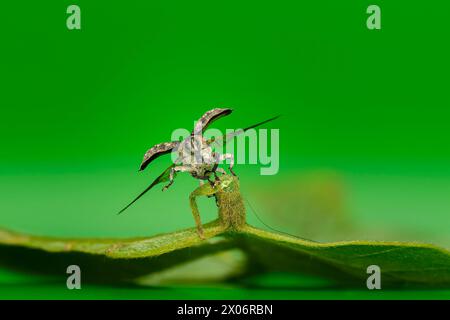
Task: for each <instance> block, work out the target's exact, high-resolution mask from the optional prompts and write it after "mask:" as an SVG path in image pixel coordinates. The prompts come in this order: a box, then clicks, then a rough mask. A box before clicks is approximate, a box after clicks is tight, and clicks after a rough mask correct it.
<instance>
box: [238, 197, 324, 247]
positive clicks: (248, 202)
mask: <svg viewBox="0 0 450 320" xmlns="http://www.w3.org/2000/svg"><path fill="white" fill-rule="evenodd" d="M243 198H244V197H243ZM244 200H245V201H246V202H247V204H248V206H249V207H250V210H251V211H252V212H253V214H254V215H255V217H256V218H257V219H258V220H259V222H261V223H262V224H263V225H264V226H266V227H267V228H269V229H270V230H272V231H275V232H278V233H281V234H284V235H287V236H290V237H294V238H297V239H300V240H305V241H311V242H316V243H317V241H314V240H311V239H306V238H302V237H299V236H296V235H294V234H290V233H288V232H284V231H280V230H277V229H275V228H272V227H271V226H269V225H268V224H267V223H265V222H264V221H263V220H262V219H261V218H260V217H259V215H258V214H257V213H256V210H255V209H254V208H253V206H252V204H251V203H250V201H249V200H248V199H247V198H244Z"/></svg>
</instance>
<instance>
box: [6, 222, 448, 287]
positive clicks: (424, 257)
mask: <svg viewBox="0 0 450 320" xmlns="http://www.w3.org/2000/svg"><path fill="white" fill-rule="evenodd" d="M204 235H205V240H201V239H200V238H199V236H198V234H197V231H196V229H194V228H192V229H187V230H182V231H178V232H174V233H169V234H163V235H158V236H154V237H149V238H135V239H57V238H48V237H37V236H29V235H24V234H19V233H15V232H11V231H6V230H0V265H1V266H3V267H7V268H10V269H14V270H23V271H27V272H31V271H32V272H37V273H46V274H52V275H55V274H56V275H58V274H59V275H61V276H65V269H66V268H67V266H68V265H70V264H77V265H79V266H80V267H81V269H82V270H83V279H85V280H89V281H93V282H106V283H120V282H133V283H138V284H140V285H155V284H164V283H185V282H195V283H198V282H206V281H214V282H217V281H225V280H234V281H244V282H245V281H246V279H249V276H252V275H257V274H266V273H268V272H286V273H292V274H300V275H311V276H319V277H322V278H324V279H330V280H332V281H333V282H334V283H336V284H340V285H346V286H357V287H358V286H359V287H363V288H366V287H365V286H366V283H365V281H366V279H367V277H368V276H369V275H368V274H367V272H366V270H367V267H368V266H370V265H374V264H375V265H378V266H379V267H380V268H381V273H382V283H383V287H386V286H399V285H405V284H406V285H410V286H411V285H414V286H425V287H449V286H450V252H449V251H447V250H444V249H441V248H438V247H436V246H433V245H428V244H420V243H401V242H370V241H346V242H335V243H316V242H311V241H306V240H300V239H297V238H294V237H291V236H285V235H282V234H278V233H272V232H268V231H264V230H260V229H257V228H254V227H251V226H249V225H245V226H243V227H242V228H241V229H240V230H238V231H229V230H228V229H225V227H223V226H222V225H221V224H220V222H219V221H215V222H212V223H209V224H206V225H205V226H204Z"/></svg>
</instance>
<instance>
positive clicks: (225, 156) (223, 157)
mask: <svg viewBox="0 0 450 320" xmlns="http://www.w3.org/2000/svg"><path fill="white" fill-rule="evenodd" d="M223 160H230V165H229V167H228V168H229V170H230V172H231V174H232V175H233V176H236V174H235V173H234V171H233V166H234V155H232V154H231V153H225V154H222V155H221V156H220V158H219V161H223Z"/></svg>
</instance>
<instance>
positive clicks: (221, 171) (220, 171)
mask: <svg viewBox="0 0 450 320" xmlns="http://www.w3.org/2000/svg"><path fill="white" fill-rule="evenodd" d="M216 172H219V173H221V174H227V173H226V172H225V170H224V169H223V168H217V170H216Z"/></svg>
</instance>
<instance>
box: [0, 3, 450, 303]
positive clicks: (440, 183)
mask: <svg viewBox="0 0 450 320" xmlns="http://www.w3.org/2000/svg"><path fill="white" fill-rule="evenodd" d="M72 3H76V4H78V5H79V6H80V8H81V19H82V22H81V23H82V30H73V31H69V30H68V29H67V28H66V22H65V20H66V18H67V16H68V15H67V14H66V8H67V6H68V5H70V4H72ZM373 3H376V4H378V5H380V7H381V10H382V30H375V31H370V30H368V29H367V28H366V18H367V14H366V8H367V6H368V5H369V4H373ZM449 10H450V5H449V4H446V3H444V2H443V1H428V2H426V1H420V2H419V1H417V2H411V1H395V2H392V1H376V2H373V1H324V0H322V1H316V2H314V1H276V2H261V1H245V2H243V1H234V0H233V1H227V2H211V1H194V2H186V1H127V2H121V1H117V2H113V3H112V2H110V1H95V2H93V1H76V2H67V1H59V2H55V3H52V2H42V1H23V2H21V3H20V4H18V3H17V4H14V3H13V2H7V3H3V4H2V9H1V10H0V34H1V40H2V41H1V51H0V58H1V59H0V75H1V76H0V79H1V80H0V81H1V83H0V88H1V94H0V108H1V109H0V110H1V123H2V124H1V126H0V137H1V145H0V204H1V212H0V226H2V227H6V228H8V229H12V230H16V231H22V232H28V233H33V234H42V235H52V236H65V237H81V236H83V237H84V236H90V237H94V236H95V237H127V236H148V235H153V234H156V233H161V232H170V231H174V230H177V229H180V228H185V227H191V226H193V224H194V223H193V219H192V216H191V213H190V209H189V206H188V202H187V199H188V198H187V196H188V193H189V192H190V191H191V190H193V188H195V187H196V186H197V182H196V181H195V180H194V179H192V178H191V177H189V176H188V175H183V174H180V175H179V176H178V177H177V180H176V181H175V184H174V185H173V187H172V188H171V189H169V191H167V192H165V193H161V192H160V188H156V189H155V190H153V191H151V192H150V193H149V194H148V195H146V197H145V198H143V199H142V200H141V201H139V202H138V203H136V205H135V206H133V207H132V208H131V209H130V211H129V212H127V213H126V214H124V215H121V216H117V215H116V213H117V211H118V210H119V209H121V208H122V207H123V206H124V205H125V204H126V203H127V202H128V201H129V200H131V198H132V197H133V196H135V195H136V194H137V193H138V192H140V191H141V190H142V189H143V188H145V186H146V185H147V184H149V183H150V182H151V181H152V179H154V178H155V177H156V176H157V175H159V173H160V172H161V171H162V170H163V169H165V167H167V165H168V164H169V163H170V159H169V158H168V157H167V158H166V159H163V158H160V159H158V160H157V161H155V163H154V164H152V165H151V166H150V167H149V168H148V169H147V170H146V171H145V172H144V173H138V172H137V169H138V166H139V164H140V161H141V159H142V156H143V154H144V152H145V151H146V150H147V149H148V148H150V147H151V146H153V145H154V144H156V143H159V142H163V141H167V140H170V136H171V133H172V131H173V130H174V129H176V128H187V129H191V128H192V126H193V122H194V121H195V120H197V119H198V118H199V117H200V116H201V115H202V114H203V113H204V112H205V111H207V110H209V109H212V108H213V107H232V108H233V109H234V113H233V114H232V115H230V116H229V117H226V118H223V119H221V120H220V121H219V122H217V123H216V124H215V127H217V128H219V129H225V128H239V127H244V126H247V125H251V124H253V123H254V122H258V121H260V120H263V119H265V118H268V117H271V116H273V115H276V114H282V115H283V116H282V117H281V118H280V119H279V120H277V122H273V123H272V124H270V125H269V126H267V127H268V128H279V129H280V171H279V174H278V175H275V176H261V175H260V174H259V169H260V167H259V166H258V165H238V166H237V167H236V172H237V173H238V174H239V175H240V176H241V184H242V188H243V193H244V196H245V197H248V199H250V200H251V199H255V200H252V201H255V202H256V203H255V206H256V207H258V211H259V212H258V213H259V215H260V217H261V218H262V219H263V220H265V221H266V222H271V223H275V225H273V226H274V227H277V228H279V229H283V230H284V227H283V224H282V221H281V222H279V224H278V225H276V223H277V220H276V217H275V218H273V217H271V216H270V212H269V211H267V210H266V209H265V206H264V204H263V203H259V202H258V200H257V199H258V194H260V193H259V191H258V190H259V189H261V190H263V192H266V193H265V194H269V195H270V194H271V193H272V194H274V197H278V194H277V192H281V191H277V189H276V188H271V186H272V185H273V184H274V183H275V184H277V185H280V184H283V182H284V181H287V182H289V183H290V185H291V186H292V188H294V189H295V188H296V187H295V186H296V184H295V182H296V181H297V179H298V180H299V181H300V182H299V183H302V182H301V180H302V177H303V176H304V175H312V176H314V175H315V174H316V173H319V174H322V173H323V172H328V173H329V172H331V173H332V174H331V176H333V177H336V176H337V177H339V178H338V181H339V183H338V184H339V190H341V191H340V192H341V193H342V198H343V202H345V210H346V217H347V218H348V219H351V221H352V224H353V225H354V226H355V227H354V229H355V230H356V231H353V233H340V234H337V235H335V236H334V237H333V236H331V235H327V234H323V233H322V234H320V233H317V234H316V235H317V236H316V237H315V238H314V239H315V240H329V239H333V240H348V239H360V238H367V239H375V240H395V239H397V240H414V241H424V242H431V243H435V244H438V245H441V246H444V247H450V235H449V232H448V231H449V230H450V215H449V209H450V203H449V202H450V200H449V192H450V166H449V160H450V144H449V137H450V129H449V119H450V110H449V108H450V101H449V94H448V76H449V74H450V63H449V59H448V57H449V56H450V52H449V51H450V50H449V46H448V37H449V26H448V19H447V15H448V12H449ZM333 179H334V178H333ZM333 181H334V180H333ZM211 202H212V201H209V200H208V199H204V200H202V201H201V210H202V217H203V221H205V222H206V221H208V220H211V219H213V218H214V215H215V213H214V204H213V203H211ZM293 214H294V217H295V214H296V212H293ZM248 219H249V221H250V223H252V224H254V225H257V226H261V223H260V222H259V221H258V220H257V219H256V218H255V216H254V215H253V214H251V213H249V217H248ZM317 224H320V221H317ZM318 228H320V226H319V227H318ZM291 231H292V230H291ZM305 232H306V233H304V234H299V235H300V236H302V235H303V236H304V235H305V234H306V235H308V233H307V231H305ZM24 279H27V277H25V278H24ZM24 279H22V275H19V274H14V273H10V272H9V271H7V270H0V280H2V281H3V283H4V285H1V284H0V297H1V298H18V297H22V298H35V297H39V298H46V297H53V298H55V297H56V298H57V297H60V298H75V297H79V298H95V297H98V298H105V297H106V298H125V296H124V295H123V294H122V293H124V292H125V291H123V290H124V289H123V288H104V287H92V288H90V289H88V288H89V287H85V290H81V291H80V292H77V293H68V292H67V291H66V290H65V289H64V288H60V286H61V285H60V284H58V283H56V284H53V285H52V284H48V283H47V282H45V281H44V280H45V279H44V280H43V281H44V283H43V284H41V283H40V282H39V281H38V282H37V283H34V282H31V283H29V282H27V281H25V280H24ZM63 285H64V284H63ZM164 290H166V289H164ZM164 290H162V289H158V290H154V289H145V290H142V289H136V290H135V289H127V291H126V297H127V298H130V297H131V298H133V297H136V298H171V297H172V298H173V297H175V298H184V297H186V298H192V297H194V298H214V297H217V298H220V297H227V298H249V297H254V298H262V297H265V298H270V297H272V298H283V297H285V298H319V297H322V298H345V297H349V298H370V297H388V298H391V297H392V298H396V297H406V298H410V297H421V298H424V297H437V296H438V297H442V296H447V297H448V292H432V293H430V292H426V291H421V292H388V293H383V294H385V296H382V294H380V293H377V294H376V295H377V296H375V295H370V294H369V293H368V292H366V291H360V292H358V291H354V292H347V293H346V295H345V296H343V295H341V292H340V291H332V290H329V291H318V292H307V291H306V292H305V291H300V290H289V291H280V292H276V291H274V290H267V291H264V290H259V291H258V290H253V291H252V290H250V291H249V290H247V289H233V290H226V289H223V290H222V289H220V290H219V289H211V288H189V289H186V288H174V289H167V290H166V291H164Z"/></svg>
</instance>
